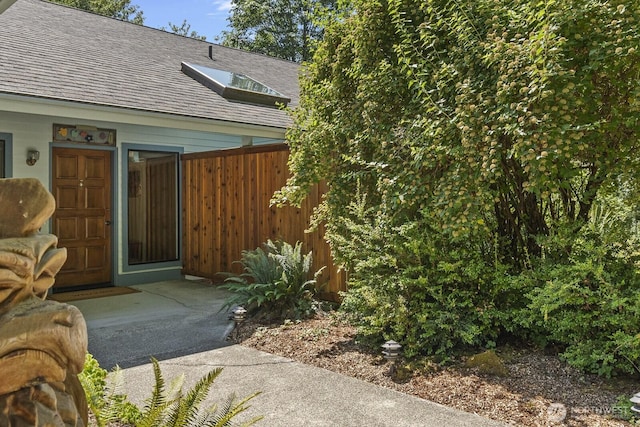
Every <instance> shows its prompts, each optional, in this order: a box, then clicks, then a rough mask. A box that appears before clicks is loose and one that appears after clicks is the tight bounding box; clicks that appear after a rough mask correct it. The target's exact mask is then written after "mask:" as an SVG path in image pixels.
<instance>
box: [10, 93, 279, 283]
mask: <svg viewBox="0 0 640 427" xmlns="http://www.w3.org/2000/svg"><path fill="white" fill-rule="evenodd" d="M23 104H24V105H23ZM9 107H11V109H13V110H18V112H16V111H8V110H9V109H10V108H9ZM29 107H31V108H29ZM21 109H24V110H30V111H35V112H36V113H40V114H33V113H28V112H21V111H20V110H21ZM60 113H63V114H60ZM97 118H105V119H107V120H98V119H97ZM125 118H126V120H127V122H122V121H120V120H124V119H125ZM109 119H111V120H109ZM209 122H210V124H209V126H207V123H206V122H205V121H198V120H192V119H185V120H180V118H177V119H176V118H171V117H167V116H164V117H159V116H158V115H153V114H144V113H135V112H121V111H99V110H98V109H94V108H92V107H91V106H87V107H83V108H78V107H73V106H66V105H47V104H46V103H41V104H31V105H29V101H26V102H23V101H22V100H17V101H16V102H10V101H7V100H3V99H0V133H2V134H9V135H11V139H12V162H11V175H10V176H11V177H15V178H22V177H34V178H37V179H39V180H40V181H41V182H42V183H43V184H44V185H45V187H46V188H49V189H51V185H52V183H51V153H52V148H53V147H54V146H64V147H77V148H96V146H91V145H85V144H74V143H68V144H59V143H55V145H54V143H53V142H52V139H53V124H54V123H55V124H64V125H87V126H95V127H98V128H107V129H115V130H116V145H115V147H100V148H103V149H108V150H111V151H112V152H113V155H112V161H113V168H112V175H113V179H112V188H113V202H114V204H113V211H112V216H113V223H114V226H115V227H113V231H112V233H113V234H112V243H113V245H112V247H113V248H114V249H113V255H112V259H113V269H114V272H113V281H114V282H115V284H116V285H123V286H126V285H131V284H137V283H147V282H151V281H156V280H167V279H169V278H177V277H180V275H181V274H180V271H181V268H182V258H181V257H180V260H179V261H178V262H174V263H160V264H148V265H139V266H136V267H135V268H129V266H128V263H127V261H126V259H127V258H126V251H125V250H124V246H125V245H126V244H127V235H126V233H127V214H126V211H125V207H126V201H125V199H124V198H126V197H127V195H126V188H124V187H125V185H124V183H125V182H126V179H125V174H126V173H127V163H126V161H127V157H126V150H127V149H128V148H134V149H144V148H145V147H148V149H149V150H162V149H163V147H164V148H166V149H167V151H177V152H179V153H184V154H187V153H198V152H204V151H212V150H218V149H227V148H234V147H240V146H242V145H247V144H252V145H258V144H273V143H276V142H280V141H282V140H283V139H284V130H282V129H261V128H258V127H252V126H249V125H247V126H245V127H244V128H243V127H242V126H239V125H238V124H233V123H229V124H226V123H213V122H211V121H209ZM207 128H211V129H212V131H207V130H206V129H207ZM28 150H38V151H39V152H40V159H39V161H38V162H37V163H36V164H35V165H33V166H29V165H27V164H26V155H27V151H28ZM178 180H179V182H180V181H181V177H178ZM180 198H181V196H180V195H179V199H180ZM50 229H51V226H50V224H47V225H45V227H43V230H42V231H43V232H45V233H48V232H50Z"/></svg>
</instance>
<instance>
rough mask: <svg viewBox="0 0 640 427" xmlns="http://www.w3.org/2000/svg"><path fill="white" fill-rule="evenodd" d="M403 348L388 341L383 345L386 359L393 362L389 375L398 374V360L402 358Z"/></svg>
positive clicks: (383, 353)
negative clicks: (401, 351)
mask: <svg viewBox="0 0 640 427" xmlns="http://www.w3.org/2000/svg"><path fill="white" fill-rule="evenodd" d="M401 348H402V346H401V345H400V344H398V343H397V342H395V341H387V342H386V343H384V344H382V355H383V356H384V358H385V359H387V360H388V361H389V362H391V368H390V369H389V375H393V374H395V372H396V359H398V356H400V349H401Z"/></svg>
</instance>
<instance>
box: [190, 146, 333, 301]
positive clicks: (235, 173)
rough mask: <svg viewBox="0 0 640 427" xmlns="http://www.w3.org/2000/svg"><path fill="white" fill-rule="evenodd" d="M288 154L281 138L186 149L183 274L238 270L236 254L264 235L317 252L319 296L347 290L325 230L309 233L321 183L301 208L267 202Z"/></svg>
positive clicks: (210, 274) (258, 243)
mask: <svg viewBox="0 0 640 427" xmlns="http://www.w3.org/2000/svg"><path fill="white" fill-rule="evenodd" d="M288 158H289V151H288V148H287V147H286V146H285V145H284V144H276V145H269V146H256V147H243V148H239V149H232V150H220V151H211V152H206V153H193V154H186V155H183V156H182V163H183V167H182V170H183V171H184V174H185V175H184V177H183V183H184V184H185V185H184V186H183V187H184V193H183V210H184V212H183V214H182V215H183V218H185V222H184V233H183V234H184V235H183V239H182V242H183V273H184V274H190V275H194V276H200V277H206V278H210V279H212V280H219V279H220V277H219V276H217V275H218V273H221V272H230V271H234V272H236V273H237V272H239V266H238V265H237V264H234V261H237V260H239V259H240V257H241V252H242V250H252V249H255V248H257V247H259V246H261V245H262V243H264V242H266V240H267V239H272V240H274V239H283V240H285V241H287V242H289V243H291V244H294V243H295V242H296V241H301V242H303V249H304V251H305V252H309V251H312V252H313V257H314V266H313V268H314V269H318V268H320V267H322V266H323V265H326V266H327V268H325V270H324V272H323V275H322V277H321V282H326V283H325V286H324V288H322V289H321V291H322V292H321V295H322V297H323V298H325V299H330V300H338V293H339V292H341V291H344V290H346V280H345V275H344V273H343V272H339V271H338V269H337V267H336V266H335V265H333V262H332V258H331V250H330V248H329V245H328V244H327V243H326V242H325V241H324V233H323V231H322V230H316V231H314V232H312V233H305V230H307V229H308V228H309V222H310V217H311V215H312V213H313V209H314V207H316V206H317V205H318V204H319V203H320V201H321V199H322V191H323V189H324V187H323V186H316V187H315V188H314V189H313V190H312V192H311V193H310V194H309V196H308V197H307V200H306V201H305V203H304V204H303V206H302V207H301V208H300V209H297V208H294V207H290V206H287V207H284V208H276V207H272V206H269V202H270V200H271V196H272V195H273V193H274V192H275V191H276V190H279V189H280V188H281V187H282V186H283V185H284V184H285V183H286V180H287V178H288V176H289V173H288V167H287V160H288Z"/></svg>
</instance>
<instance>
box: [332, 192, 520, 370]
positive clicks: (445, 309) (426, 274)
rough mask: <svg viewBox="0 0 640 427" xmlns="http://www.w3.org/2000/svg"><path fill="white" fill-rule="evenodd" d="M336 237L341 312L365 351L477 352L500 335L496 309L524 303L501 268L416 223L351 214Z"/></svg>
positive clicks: (359, 209) (360, 209)
mask: <svg viewBox="0 0 640 427" xmlns="http://www.w3.org/2000/svg"><path fill="white" fill-rule="evenodd" d="M350 213H351V215H352V216H351V217H350V218H348V219H347V218H343V222H342V224H341V228H340V230H335V229H331V231H330V233H331V238H332V239H335V241H337V244H338V245H339V247H340V248H341V255H342V256H343V257H345V258H346V259H349V260H350V266H349V270H350V274H349V291H348V292H347V293H346V294H345V295H344V300H343V303H342V306H341V310H342V311H343V312H345V313H347V314H348V315H349V316H350V318H351V319H352V321H353V322H354V323H355V324H356V325H357V326H358V329H359V332H360V335H361V338H362V339H365V340H366V341H368V342H370V343H371V344H379V343H380V342H382V341H384V340H387V339H393V340H396V341H398V342H400V343H401V344H402V345H403V347H404V352H405V355H407V356H409V357H411V356H414V355H418V354H437V355H439V356H441V357H447V356H448V355H450V354H451V350H452V349H455V348H461V347H468V346H483V345H487V344H490V343H491V342H494V341H495V340H496V339H497V337H498V335H499V334H500V332H501V331H502V327H501V323H502V318H503V317H504V315H503V313H502V312H500V311H499V309H498V308H503V309H504V308H505V307H510V306H511V305H514V306H518V304H524V301H522V298H520V297H519V294H520V293H521V290H520V289H516V288H510V287H508V286H507V285H511V284H510V283H507V282H506V281H505V280H504V279H503V277H504V276H505V271H504V268H503V267H502V266H501V265H500V264H498V263H496V264H493V265H492V264H488V263H487V262H486V261H485V259H486V258H487V256H486V254H485V253H484V251H485V250H484V249H483V248H481V247H476V246H474V245H473V244H471V243H469V241H470V240H469V239H463V238H461V239H458V241H456V242H455V243H451V242H449V241H447V240H446V239H445V238H444V237H443V236H442V233H441V231H439V230H437V229H436V228H435V227H433V226H431V225H430V224H429V222H428V221H427V219H426V217H425V220H424V221H423V222H420V223H418V222H414V223H407V224H405V225H402V226H391V225H389V224H390V221H389V219H388V218H386V217H385V216H384V215H382V214H380V213H378V212H374V211H372V210H368V209H365V208H364V205H363V202H362V200H361V201H360V202H354V203H353V204H352V205H351V207H350Z"/></svg>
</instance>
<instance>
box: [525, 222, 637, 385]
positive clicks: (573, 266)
mask: <svg viewBox="0 0 640 427" xmlns="http://www.w3.org/2000/svg"><path fill="white" fill-rule="evenodd" d="M595 231H596V230H595V229H594V228H593V227H586V228H585V230H583V232H581V233H579V234H578V236H577V237H575V238H573V239H571V251H570V253H568V255H567V257H566V259H565V260H561V259H558V257H554V258H553V259H551V260H545V259H540V260H538V262H537V265H536V266H534V268H533V270H532V271H530V272H528V273H527V275H528V276H529V278H530V280H531V281H532V282H533V283H535V286H534V288H533V289H532V291H531V292H529V293H528V295H527V298H528V299H529V301H530V302H529V304H528V309H527V310H525V311H523V312H522V313H521V314H522V316H521V317H520V322H521V325H522V326H523V327H524V328H527V329H528V330H536V331H537V333H538V334H539V339H538V341H539V342H540V343H542V344H546V343H551V344H555V345H559V346H560V347H561V348H563V353H562V355H563V357H564V358H565V359H566V360H567V361H568V362H569V363H570V364H571V365H574V366H576V367H578V368H581V369H583V370H585V371H589V372H594V373H597V374H600V375H605V376H611V375H613V374H617V373H633V372H636V371H637V372H639V373H640V320H638V319H640V298H638V290H639V289H640V272H639V271H638V268H637V265H638V263H639V262H640V254H628V253H626V248H628V247H635V246H636V244H635V243H633V242H628V243H627V244H626V245H622V244H621V243H615V242H609V243H607V242H606V241H603V237H607V236H609V237H610V235H609V233H606V234H605V235H601V234H600V233H599V232H595ZM560 243H561V242H558V241H555V242H553V244H554V246H555V247H562V246H563V245H561V244H560ZM564 243H565V245H564V246H565V247H567V244H566V243H567V242H566V240H565V241H564Z"/></svg>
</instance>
